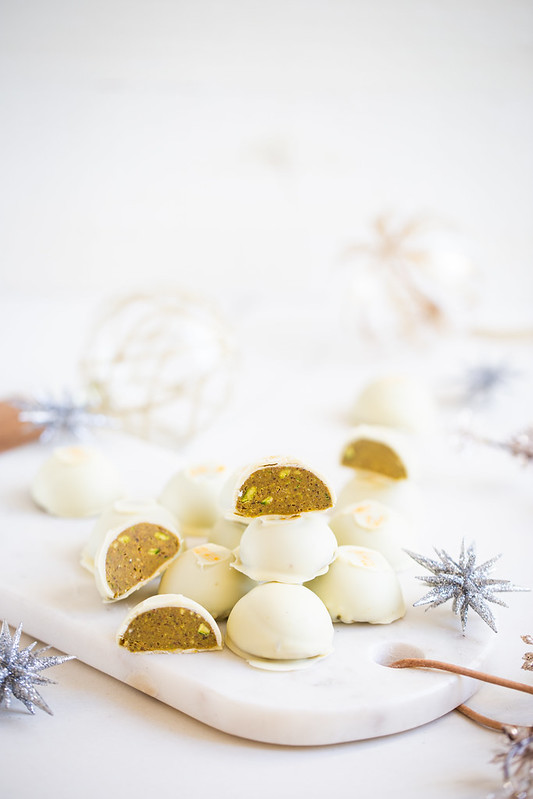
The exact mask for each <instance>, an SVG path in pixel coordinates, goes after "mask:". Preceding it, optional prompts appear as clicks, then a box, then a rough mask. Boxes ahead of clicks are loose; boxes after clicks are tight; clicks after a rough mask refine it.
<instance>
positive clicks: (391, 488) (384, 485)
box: [335, 472, 422, 525]
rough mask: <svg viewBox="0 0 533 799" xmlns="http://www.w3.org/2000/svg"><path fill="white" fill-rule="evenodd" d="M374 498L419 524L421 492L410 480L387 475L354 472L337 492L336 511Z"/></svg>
mask: <svg viewBox="0 0 533 799" xmlns="http://www.w3.org/2000/svg"><path fill="white" fill-rule="evenodd" d="M366 499H376V500H378V502H382V503H383V504H384V505H387V506H388V507H389V508H393V509H394V510H398V511H400V512H401V513H403V514H404V515H405V516H406V517H407V518H408V519H409V521H410V522H412V523H413V524H415V525H418V524H419V521H420V517H421V515H422V494H421V492H420V489H419V487H418V486H417V485H416V484H415V483H413V482H412V481H411V480H389V479H388V478H387V477H381V476H380V475H377V474H376V475H372V474H369V473H368V472H367V473H365V474H357V473H356V474H354V476H353V477H352V478H351V480H349V481H348V482H347V483H346V485H345V486H344V488H342V490H341V491H340V493H339V499H338V502H337V505H336V508H335V511H336V512H339V511H341V510H344V508H346V507H348V506H350V505H354V504H357V503H359V502H362V501H363V500H366Z"/></svg>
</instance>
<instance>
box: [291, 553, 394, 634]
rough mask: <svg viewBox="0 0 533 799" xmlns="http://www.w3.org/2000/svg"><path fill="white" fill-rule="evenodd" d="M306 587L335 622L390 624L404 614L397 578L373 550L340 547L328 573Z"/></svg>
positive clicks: (387, 564)
mask: <svg viewBox="0 0 533 799" xmlns="http://www.w3.org/2000/svg"><path fill="white" fill-rule="evenodd" d="M307 587H308V588H309V589H310V590H311V591H314V592H315V593H316V594H317V596H318V597H319V598H320V599H321V600H322V602H323V603H324V605H325V606H326V607H327V609H328V611H329V613H330V616H331V618H332V619H333V621H340V622H344V623H345V624H351V623H352V622H368V623H370V624H390V623H391V622H393V621H396V620H397V619H401V618H402V616H404V614H405V602H404V598H403V594H402V589H401V586H400V583H399V581H398V577H397V576H396V573H395V571H394V570H393V568H392V566H391V565H390V563H388V562H387V561H386V560H385V558H384V557H383V555H382V554H381V553H380V552H376V550H374V549H367V548H366V547H355V546H349V545H345V546H340V547H339V548H338V550H337V556H336V558H335V560H334V561H333V563H332V564H331V566H330V567H329V569H328V571H327V573H326V574H324V575H322V576H321V577H317V578H316V579H315V580H312V581H311V582H310V583H307Z"/></svg>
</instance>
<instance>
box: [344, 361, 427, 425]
mask: <svg viewBox="0 0 533 799" xmlns="http://www.w3.org/2000/svg"><path fill="white" fill-rule="evenodd" d="M436 418H437V412H436V404H435V401H434V399H433V397H432V395H431V393H430V391H429V389H428V387H427V385H426V384H425V383H424V382H423V381H421V380H419V379H418V378H414V377H410V376H409V375H405V374H398V375H387V376H385V377H381V378H378V379H376V380H373V381H372V382H370V383H368V385H367V386H365V387H364V388H363V389H362V391H361V392H360V394H359V396H358V397H357V400H356V402H355V405H354V407H353V410H352V419H353V422H354V424H369V425H386V426H388V427H395V428H397V429H398V430H405V431H407V432H408V433H426V432H430V431H432V430H433V429H434V428H435V426H436Z"/></svg>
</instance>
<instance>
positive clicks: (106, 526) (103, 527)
mask: <svg viewBox="0 0 533 799" xmlns="http://www.w3.org/2000/svg"><path fill="white" fill-rule="evenodd" d="M143 523H145V524H154V525H159V526H161V527H164V528H165V529H166V530H168V531H169V532H170V533H172V534H173V535H175V536H176V537H177V538H178V541H179V548H178V550H177V552H176V554H175V555H174V556H173V557H172V558H169V559H168V560H166V561H164V562H163V563H161V564H160V566H159V567H158V568H157V569H156V570H155V571H154V572H153V573H152V574H151V575H150V576H149V577H147V578H146V579H139V582H137V583H136V584H135V585H133V586H132V587H131V588H130V589H129V590H127V591H125V592H124V593H122V594H121V595H120V596H119V597H115V596H114V593H113V590H112V589H111V587H110V586H109V584H108V582H107V572H106V559H107V551H108V549H109V547H110V546H111V545H112V543H113V541H115V540H116V538H117V537H118V536H119V535H120V534H121V533H122V532H124V531H125V530H127V529H128V528H130V527H133V526H134V525H136V524H143ZM182 548H183V538H182V537H181V535H180V533H179V531H178V528H177V527H176V524H175V521H174V519H173V517H172V515H171V514H170V513H169V512H168V511H167V510H166V508H162V507H161V506H159V505H157V504H156V503H154V502H151V501H147V502H143V501H135V500H119V501H118V502H116V503H115V504H114V505H113V507H112V508H110V509H109V510H108V511H107V512H106V513H104V514H102V516H101V518H100V519H99V520H98V522H97V523H96V525H95V527H94V529H93V534H92V536H91V539H90V541H89V544H88V546H87V547H86V548H85V550H84V551H83V553H82V558H81V563H82V565H83V566H85V567H86V568H87V569H89V571H91V554H92V553H93V552H94V559H93V561H92V571H93V573H94V578H95V583H96V588H97V590H98V593H99V594H100V596H101V597H102V599H103V600H104V602H118V601H120V600H122V599H125V598H126V597H128V596H130V594H133V593H134V591H138V590H139V588H141V587H142V586H143V585H146V584H147V583H149V582H151V581H152V580H154V579H155V578H156V577H158V576H159V575H160V574H161V573H162V572H163V571H164V570H165V569H166V568H167V567H168V566H169V565H170V564H171V563H172V561H173V560H174V559H175V558H177V557H178V555H179V553H180V552H181V550H182Z"/></svg>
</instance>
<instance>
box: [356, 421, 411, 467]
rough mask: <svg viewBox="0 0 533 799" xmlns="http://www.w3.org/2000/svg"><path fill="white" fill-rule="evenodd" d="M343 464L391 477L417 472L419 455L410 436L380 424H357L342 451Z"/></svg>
mask: <svg viewBox="0 0 533 799" xmlns="http://www.w3.org/2000/svg"><path fill="white" fill-rule="evenodd" d="M341 464H342V465H343V466H349V467H350V468H351V469H356V470H357V471H359V472H364V473H370V474H379V475H381V476H382V477H388V478H390V479H391V480H406V479H407V478H410V477H412V476H413V474H412V473H413V470H414V465H415V456H414V453H413V447H412V443H411V442H410V441H409V439H408V438H407V436H405V435H404V434H402V433H400V432H398V431H397V430H391V429H390V428H386V427H379V426H377V425H359V426H358V427H355V428H354V429H353V430H352V431H351V433H350V436H349V438H348V442H347V443H346V445H345V446H344V448H343V450H342V453H341Z"/></svg>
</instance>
